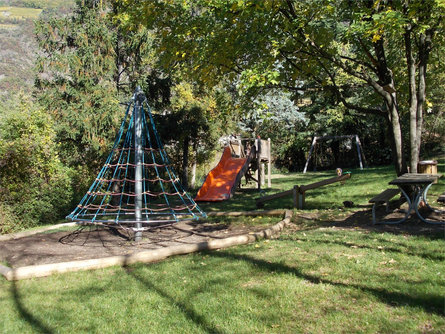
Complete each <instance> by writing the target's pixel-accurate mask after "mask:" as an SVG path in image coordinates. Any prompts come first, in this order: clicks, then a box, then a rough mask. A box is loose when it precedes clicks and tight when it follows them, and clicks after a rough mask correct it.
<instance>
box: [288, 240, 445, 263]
mask: <svg viewBox="0 0 445 334" xmlns="http://www.w3.org/2000/svg"><path fill="white" fill-rule="evenodd" d="M280 240H287V241H296V242H300V241H302V242H309V241H310V242H315V243H317V244H326V245H333V244H335V245H340V246H344V247H348V248H349V247H355V248H363V249H369V250H375V251H377V250H379V248H378V247H381V245H378V246H370V245H367V244H361V243H358V242H350V241H339V240H326V239H322V238H314V237H311V238H307V237H301V236H297V235H293V236H292V237H284V236H280ZM380 242H381V244H384V245H385V246H384V250H385V252H392V253H400V254H404V255H410V256H418V257H421V258H424V259H427V260H434V261H445V254H444V253H438V254H431V253H430V252H422V251H421V250H418V249H417V250H416V251H410V250H407V249H401V248H397V247H408V246H406V245H403V244H395V245H394V246H388V243H389V241H388V240H385V239H381V240H380Z"/></svg>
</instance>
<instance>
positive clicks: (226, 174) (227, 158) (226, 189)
mask: <svg viewBox="0 0 445 334" xmlns="http://www.w3.org/2000/svg"><path fill="white" fill-rule="evenodd" d="M250 160H251V159H250V156H249V158H233V157H232V153H231V151H230V148H229V147H228V146H227V147H225V148H224V152H223V155H222V157H221V160H220V161H219V163H218V165H216V167H215V168H213V169H212V170H211V171H210V173H209V174H208V175H207V177H206V179H205V181H204V184H203V185H202V187H201V189H199V191H198V194H197V195H196V198H195V201H197V202H219V201H224V200H227V199H229V198H231V197H232V196H233V193H234V192H235V189H236V187H237V186H238V183H239V182H240V181H241V178H242V177H243V175H244V174H245V173H246V171H247V168H248V167H249V163H250Z"/></svg>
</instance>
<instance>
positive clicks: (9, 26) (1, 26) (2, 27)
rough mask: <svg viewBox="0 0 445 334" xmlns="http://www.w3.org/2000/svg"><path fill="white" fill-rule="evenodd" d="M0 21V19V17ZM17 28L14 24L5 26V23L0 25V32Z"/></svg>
mask: <svg viewBox="0 0 445 334" xmlns="http://www.w3.org/2000/svg"><path fill="white" fill-rule="evenodd" d="M0 20H1V17H0ZM15 28H17V25H15V24H6V23H4V24H3V23H0V30H10V29H15Z"/></svg>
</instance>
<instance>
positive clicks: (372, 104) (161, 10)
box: [118, 0, 445, 173]
mask: <svg viewBox="0 0 445 334" xmlns="http://www.w3.org/2000/svg"><path fill="white" fill-rule="evenodd" d="M119 3H120V4H121V10H122V12H121V13H120V15H119V16H118V17H119V18H120V20H121V21H122V22H124V23H125V24H128V25H131V24H136V25H138V24H140V23H143V24H145V25H146V26H147V27H148V28H150V29H153V30H154V31H155V35H156V42H157V47H158V51H159V53H160V56H161V58H162V62H163V64H164V66H165V67H183V68H185V69H186V70H187V72H188V73H189V75H191V76H192V77H194V78H196V79H197V80H198V79H199V80H202V81H204V82H205V83H206V84H212V83H214V82H216V81H218V80H219V78H221V77H222V76H226V77H228V78H232V79H233V80H235V79H237V80H239V82H240V84H239V87H240V89H241V90H242V91H243V92H246V91H247V92H249V91H252V90H254V91H255V90H258V89H259V88H260V89H264V88H281V89H285V90H289V91H292V92H295V93H300V92H318V93H319V94H327V95H330V96H332V98H333V100H334V102H335V103H337V104H338V103H342V104H343V105H344V106H345V107H346V108H347V109H346V112H348V111H349V110H355V111H357V112H360V113H362V114H363V113H365V114H374V115H381V116H383V117H385V118H386V120H387V124H388V126H389V127H390V128H391V133H392V138H391V142H392V148H393V152H394V158H395V165H396V170H397V172H398V173H401V172H403V171H404V170H406V164H405V160H406V157H405V152H406V150H407V149H406V148H409V152H410V154H409V159H410V163H411V167H412V170H413V171H414V170H415V168H416V166H417V160H418V156H419V151H418V150H419V147H420V134H421V131H422V124H423V114H424V106H425V103H426V102H425V101H426V98H427V97H428V90H427V89H426V87H428V82H427V81H426V80H427V75H426V74H427V64H429V63H430V62H431V59H430V54H431V52H434V47H435V46H436V47H440V46H441V45H442V46H443V44H441V43H443V39H441V38H437V36H440V35H441V34H442V33H443V32H444V20H443V16H444V12H445V11H444V9H445V3H444V1H443V0H427V1H423V0H422V1H421V0H411V1H404V2H396V1H386V0H380V1H344V0H323V1H313V0H304V1H292V0H287V1H284V0H283V1H272V0H265V1H259V0H230V1H221V0H212V1H204V0H196V1H195V0H194V1H187V0H185V1H176V0H164V1H132V0H122V1H119ZM404 118H406V119H407V122H406V123H407V124H408V123H409V126H408V127H407V128H403V123H404V122H403V119H404ZM408 131H409V138H408V141H409V143H408V144H406V143H405V142H404V138H403V135H402V133H403V132H408Z"/></svg>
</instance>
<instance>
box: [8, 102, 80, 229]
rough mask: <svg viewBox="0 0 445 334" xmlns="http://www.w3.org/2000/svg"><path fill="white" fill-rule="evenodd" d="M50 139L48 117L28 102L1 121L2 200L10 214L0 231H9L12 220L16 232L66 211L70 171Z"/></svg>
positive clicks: (56, 216)
mask: <svg viewBox="0 0 445 334" xmlns="http://www.w3.org/2000/svg"><path fill="white" fill-rule="evenodd" d="M11 110H12V111H11ZM54 138H55V133H54V130H53V122H52V120H51V118H50V117H49V115H47V114H46V113H44V112H43V111H42V110H40V109H38V108H35V107H34V106H33V105H32V104H30V103H27V102H24V103H21V104H19V105H18V106H15V107H14V108H12V109H10V110H8V111H7V112H6V114H5V115H4V116H3V117H2V118H1V119H0V203H2V210H3V211H5V212H7V213H9V214H7V217H9V218H6V219H5V220H2V221H1V222H0V224H1V225H0V231H2V232H6V231H10V230H11V221H12V220H14V221H15V225H14V227H13V230H18V229H21V228H23V227H31V226H36V225H39V224H42V223H51V222H54V221H55V220H56V219H58V218H60V217H62V216H63V215H65V214H66V213H67V211H68V207H69V205H70V199H71V198H72V189H71V184H70V177H69V175H70V170H69V169H68V168H66V167H64V166H63V165H62V163H61V162H60V160H59V157H58V154H57V150H56V149H57V145H56V143H55V141H54ZM5 208H7V209H5ZM11 213H13V214H11ZM19 221H20V223H19Z"/></svg>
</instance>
